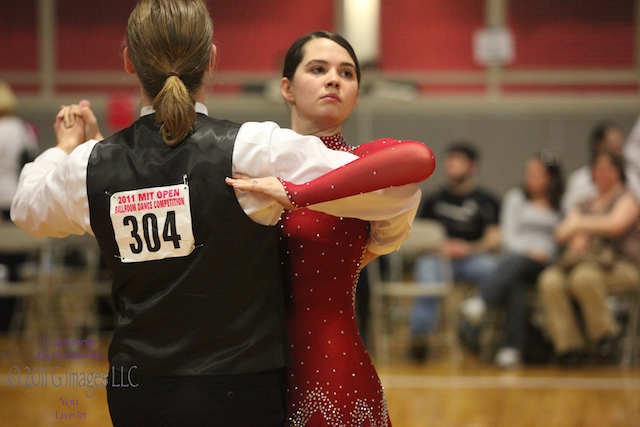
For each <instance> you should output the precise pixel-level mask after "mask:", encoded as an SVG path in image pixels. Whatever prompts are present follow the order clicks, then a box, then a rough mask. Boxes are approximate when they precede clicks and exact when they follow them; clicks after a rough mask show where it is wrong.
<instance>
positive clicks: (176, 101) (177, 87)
mask: <svg viewBox="0 0 640 427" xmlns="http://www.w3.org/2000/svg"><path fill="white" fill-rule="evenodd" d="M153 108H154V110H156V122H157V123H158V124H159V125H160V132H161V134H162V139H163V141H164V143H165V144H167V145H169V146H171V147H172V146H174V145H178V144H179V143H180V142H182V141H183V140H184V139H185V138H186V137H187V136H189V133H190V132H191V129H192V128H193V125H194V123H195V121H196V109H195V100H194V99H193V97H192V96H191V94H190V93H189V91H188V90H187V88H186V86H185V85H184V83H182V80H180V78H179V77H178V76H176V75H170V76H169V77H168V78H167V80H166V81H165V83H164V86H163V87H162V89H161V90H160V92H159V93H158V95H156V97H155V99H154V100H153Z"/></svg>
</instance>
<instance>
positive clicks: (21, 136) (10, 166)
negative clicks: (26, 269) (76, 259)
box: [0, 81, 38, 331]
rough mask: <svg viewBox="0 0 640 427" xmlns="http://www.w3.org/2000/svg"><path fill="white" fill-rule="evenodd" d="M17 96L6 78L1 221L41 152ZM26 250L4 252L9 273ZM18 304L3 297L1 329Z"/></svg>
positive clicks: (0, 135)
mask: <svg viewBox="0 0 640 427" xmlns="http://www.w3.org/2000/svg"><path fill="white" fill-rule="evenodd" d="M15 108H16V97H15V95H14V94H13V91H12V90H11V88H10V87H9V85H8V84H6V83H5V82H3V81H0V210H1V211H2V215H1V216H0V221H10V218H9V210H10V208H11V201H12V200H13V196H14V194H15V193H16V189H17V188H18V177H19V176H20V171H21V170H22V166H24V164H25V163H27V162H28V161H31V160H33V159H34V158H35V156H36V155H37V154H38V140H37V137H36V132H35V130H34V128H33V126H32V125H30V124H29V123H27V122H25V121H24V120H22V119H21V118H19V117H17V116H16V115H15ZM25 259H26V257H25V255H24V254H20V253H16V254H3V255H2V256H0V265H2V267H1V268H0V269H1V270H2V271H3V272H5V273H4V275H5V276H6V277H3V280H8V281H15V280H17V279H18V268H19V266H20V265H21V264H22V263H23V262H24V261H25ZM14 305H15V299H14V298H0V331H4V330H7V329H8V328H9V323H10V320H11V317H12V313H13V307H14Z"/></svg>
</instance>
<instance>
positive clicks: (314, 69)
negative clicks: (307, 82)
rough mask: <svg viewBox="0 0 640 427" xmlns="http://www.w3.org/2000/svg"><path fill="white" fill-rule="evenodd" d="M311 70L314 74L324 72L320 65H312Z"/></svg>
mask: <svg viewBox="0 0 640 427" xmlns="http://www.w3.org/2000/svg"><path fill="white" fill-rule="evenodd" d="M311 72H312V73H314V74H322V73H323V72H324V68H322V67H313V68H312V69H311Z"/></svg>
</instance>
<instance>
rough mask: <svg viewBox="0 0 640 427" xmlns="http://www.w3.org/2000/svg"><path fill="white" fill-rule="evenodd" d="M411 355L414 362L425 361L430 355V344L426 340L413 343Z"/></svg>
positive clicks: (410, 350)
mask: <svg viewBox="0 0 640 427" xmlns="http://www.w3.org/2000/svg"><path fill="white" fill-rule="evenodd" d="M409 356H410V357H411V360H413V361H414V362H424V361H425V360H426V359H427V357H429V346H428V345H427V343H426V342H414V343H411V346H410V347H409Z"/></svg>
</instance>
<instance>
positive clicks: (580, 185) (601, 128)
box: [562, 122, 640, 213]
mask: <svg viewBox="0 0 640 427" xmlns="http://www.w3.org/2000/svg"><path fill="white" fill-rule="evenodd" d="M636 128H637V129H635V128H634V130H633V131H632V134H633V135H636V136H634V138H636V139H637V140H638V141H637V142H636V143H635V144H634V145H635V146H636V147H637V146H638V145H640V126H638V125H636ZM600 150H607V151H611V152H613V153H617V154H619V155H623V151H624V153H625V155H627V154H628V155H629V157H630V158H637V157H638V155H637V154H634V153H633V152H632V151H633V150H632V149H631V146H630V147H629V149H627V148H625V141H624V132H623V131H622V129H621V128H620V126H618V125H617V124H615V123H611V122H603V123H599V124H598V125H596V126H595V127H594V128H593V130H592V131H591V136H590V138H589V152H590V156H589V157H590V158H593V157H594V156H595V154H596V153H597V152H598V151H600ZM637 167H640V165H638V166H637ZM625 174H626V175H627V185H628V186H629V189H630V190H631V192H632V193H633V194H634V195H635V197H636V198H637V199H638V200H640V174H638V173H637V172H635V171H634V170H633V169H632V168H628V167H627V168H626V170H625ZM596 193H597V189H596V186H595V184H594V183H593V180H592V179H591V166H590V165H588V164H587V165H584V166H582V167H581V168H579V169H577V170H575V171H573V172H572V173H571V174H570V175H569V177H568V179H567V188H566V191H565V193H564V197H563V198H562V211H563V212H565V213H566V212H569V211H571V209H573V208H574V207H575V206H576V204H577V203H580V202H583V201H585V200H587V199H589V198H591V197H593V196H595V194H596Z"/></svg>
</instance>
